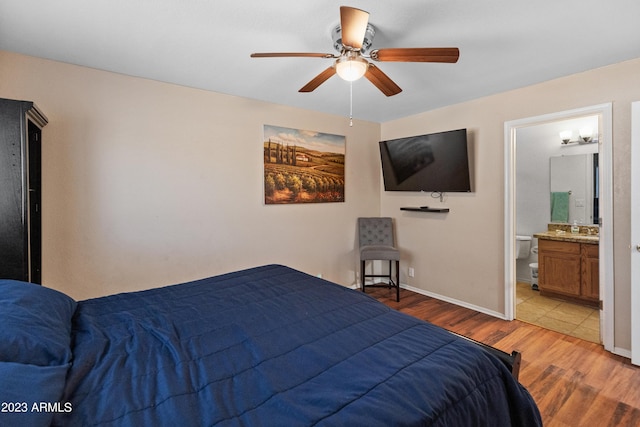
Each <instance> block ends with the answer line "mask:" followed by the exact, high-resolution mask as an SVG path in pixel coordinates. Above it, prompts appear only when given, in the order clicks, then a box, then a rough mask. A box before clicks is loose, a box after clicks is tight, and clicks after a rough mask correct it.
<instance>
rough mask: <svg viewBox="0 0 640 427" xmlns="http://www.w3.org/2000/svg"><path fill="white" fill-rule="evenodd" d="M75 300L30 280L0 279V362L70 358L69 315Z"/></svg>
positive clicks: (31, 362) (60, 362)
mask: <svg viewBox="0 0 640 427" xmlns="http://www.w3.org/2000/svg"><path fill="white" fill-rule="evenodd" d="M76 305H77V303H76V302H75V301H74V300H73V299H72V298H70V297H68V296H67V295H65V294H63V293H61V292H58V291H56V290H53V289H49V288H45V287H43V286H40V285H35V284H33V283H26V282H19V281H16V280H0V362H14V363H26V364H29V365H38V366H54V365H63V364H66V363H68V362H69V361H70V360H71V318H72V317H73V313H74V312H75V309H76Z"/></svg>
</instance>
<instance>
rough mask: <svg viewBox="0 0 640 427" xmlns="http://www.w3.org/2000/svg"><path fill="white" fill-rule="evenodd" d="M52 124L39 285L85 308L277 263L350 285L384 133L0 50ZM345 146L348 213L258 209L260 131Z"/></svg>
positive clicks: (5, 68)
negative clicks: (291, 132)
mask: <svg viewBox="0 0 640 427" xmlns="http://www.w3.org/2000/svg"><path fill="white" fill-rule="evenodd" d="M0 97H3V98H12V99H24V100H30V101H34V102H35V103H36V104H37V105H38V106H39V107H40V109H41V110H42V111H43V112H44V113H45V114H46V115H47V116H48V118H49V124H48V125H47V127H46V128H45V129H44V144H43V180H44V183H43V228H44V237H43V252H44V261H43V278H44V283H45V284H46V285H48V286H50V287H53V288H57V289H60V290H62V291H64V292H67V293H68V294H70V295H71V296H73V297H75V298H77V299H83V298H88V297H94V296H99V295H105V294H109V293H114V292H120V291H128V290H135V289H143V288H149V287H154V286H159V285H164V284H171V283H177V282H181V281H187V280H191V279H197V278H201V277H205V276H209V275H214V274H218V273H223V272H228V271H232V270H236V269H241V268H245V267H252V266H256V265H260V264H266V263H282V264H286V265H289V266H292V267H294V268H298V269H300V270H303V271H306V272H308V273H311V274H314V275H315V274H319V273H321V274H322V275H323V276H324V277H325V278H327V279H329V280H332V281H335V282H338V283H341V284H343V285H352V284H353V283H354V282H355V271H357V261H356V258H355V257H356V253H355V252H354V250H355V246H354V245H355V235H356V234H355V223H356V218H357V217H358V216H366V215H377V213H378V212H379V185H380V183H379V171H378V166H377V163H376V162H377V161H378V160H377V158H378V153H377V146H376V144H374V143H375V142H376V141H378V140H379V137H380V134H379V132H380V125H379V124H375V123H368V122H361V121H356V122H354V124H353V127H349V120H348V118H347V117H337V116H331V115H326V114H320V113H315V112H310V111H304V110H300V109H294V108H289V107H284V106H278V105H273V104H267V103H263V102H257V101H253V100H248V99H243V98H238V97H232V96H226V95H221V94H216V93H211V92H206V91H200V90H194V89H189V88H185V87H180V86H175V85H169V84H164V83H159V82H155V81H150V80H144V79H140V78H133V77H127V76H123V75H118V74H113V73H108V72H103V71H97V70H93V69H88V68H83V67H77V66H73V65H68V64H63V63H59V62H52V61H47V60H43V59H37V58H32V57H26V56H21V55H15V54H11V53H7V52H0ZM263 124H272V125H280V126H285V127H293V128H300V129H308V130H316V131H322V132H328V133H333V134H340V135H345V136H346V151H347V154H346V172H345V173H346V189H345V194H346V195H345V197H346V201H345V202H344V203H325V204H313V205H286V206H283V205H269V206H266V205H264V204H263V177H262V126H263Z"/></svg>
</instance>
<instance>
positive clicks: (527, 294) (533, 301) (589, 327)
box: [516, 282, 600, 343]
mask: <svg viewBox="0 0 640 427" xmlns="http://www.w3.org/2000/svg"><path fill="white" fill-rule="evenodd" d="M599 315H600V313H599V312H598V310H596V309H595V308H592V307H585V306H582V305H577V304H572V303H569V302H565V301H561V300H556V299H553V298H547V297H543V296H540V293H539V292H538V291H534V290H532V289H531V285H529V284H528V283H521V282H518V283H517V284H516V319H518V320H522V321H523V322H527V323H531V324H533V325H538V326H541V327H543V328H546V329H551V330H553V331H556V332H560V333H563V334H565V335H571V336H573V337H577V338H582V339H583V340H587V341H591V342H595V343H600V318H599Z"/></svg>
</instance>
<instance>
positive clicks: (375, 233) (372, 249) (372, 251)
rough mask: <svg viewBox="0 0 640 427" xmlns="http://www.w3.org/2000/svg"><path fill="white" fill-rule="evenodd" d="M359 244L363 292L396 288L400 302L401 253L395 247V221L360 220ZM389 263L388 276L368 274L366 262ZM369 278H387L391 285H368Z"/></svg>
mask: <svg viewBox="0 0 640 427" xmlns="http://www.w3.org/2000/svg"><path fill="white" fill-rule="evenodd" d="M358 243H359V246H360V280H361V282H362V292H365V288H368V287H386V288H396V301H400V251H399V250H398V249H397V248H396V247H395V237H394V232H393V220H392V219H391V218H378V217H374V218H358ZM374 260H383V261H389V273H388V274H366V270H365V267H366V262H367V261H374ZM392 261H395V264H396V268H395V270H396V271H395V273H396V274H395V281H394V280H393V278H392ZM368 277H372V278H373V277H376V278H381V277H384V278H387V279H388V280H389V284H380V283H376V284H372V285H366V284H365V282H366V279H367V278H368Z"/></svg>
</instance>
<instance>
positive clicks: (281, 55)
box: [251, 52, 336, 58]
mask: <svg viewBox="0 0 640 427" xmlns="http://www.w3.org/2000/svg"><path fill="white" fill-rule="evenodd" d="M251 57H252V58H285V57H303V58H336V56H335V55H334V54H332V53H305V52H272V53H252V54H251Z"/></svg>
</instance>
